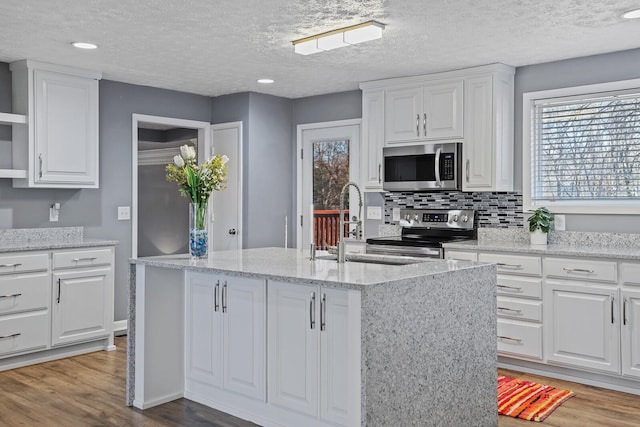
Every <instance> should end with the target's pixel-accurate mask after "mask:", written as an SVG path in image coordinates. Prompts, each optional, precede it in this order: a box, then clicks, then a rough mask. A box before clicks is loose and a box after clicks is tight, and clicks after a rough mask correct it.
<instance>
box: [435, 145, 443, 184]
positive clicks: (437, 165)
mask: <svg viewBox="0 0 640 427" xmlns="http://www.w3.org/2000/svg"><path fill="white" fill-rule="evenodd" d="M440 151H441V149H440V148H438V149H436V159H435V164H436V187H442V182H440Z"/></svg>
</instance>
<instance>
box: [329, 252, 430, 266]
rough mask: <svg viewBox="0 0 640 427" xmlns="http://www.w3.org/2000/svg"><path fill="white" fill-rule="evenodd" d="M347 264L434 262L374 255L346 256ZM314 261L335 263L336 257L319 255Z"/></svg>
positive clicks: (422, 259)
mask: <svg viewBox="0 0 640 427" xmlns="http://www.w3.org/2000/svg"><path fill="white" fill-rule="evenodd" d="M345 258H346V261H347V262H362V263H366V264H383V265H409V264H417V263H420V262H427V261H435V259H432V258H416V257H407V256H397V255H376V254H346V255H345ZM316 259H323V260H330V261H336V260H337V259H338V256H337V255H321V256H318V257H316Z"/></svg>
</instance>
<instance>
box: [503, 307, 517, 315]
mask: <svg viewBox="0 0 640 427" xmlns="http://www.w3.org/2000/svg"><path fill="white" fill-rule="evenodd" d="M498 310H501V311H510V312H512V313H516V314H522V310H515V309H513V308H507V307H498Z"/></svg>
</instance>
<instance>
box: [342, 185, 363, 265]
mask: <svg viewBox="0 0 640 427" xmlns="http://www.w3.org/2000/svg"><path fill="white" fill-rule="evenodd" d="M350 186H352V187H355V188H356V190H358V202H359V203H358V216H355V215H354V216H353V217H352V218H351V221H346V222H345V220H344V195H345V193H347V189H348V188H349V187H350ZM360 218H362V193H361V192H360V187H358V184H356V183H355V182H352V181H349V182H347V183H346V184H345V185H344V187H342V191H341V192H340V227H339V228H338V262H339V263H341V264H342V263H344V262H345V259H346V257H345V253H344V226H345V224H355V225H356V229H355V230H354V231H351V232H349V234H352V235H353V236H354V237H355V238H356V239H361V238H362V220H361V219H360Z"/></svg>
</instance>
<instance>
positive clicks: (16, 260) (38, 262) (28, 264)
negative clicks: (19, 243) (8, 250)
mask: <svg viewBox="0 0 640 427" xmlns="http://www.w3.org/2000/svg"><path fill="white" fill-rule="evenodd" d="M48 269H49V254H24V255H8V256H0V275H4V274H13V273H25V272H29V271H46V270H48Z"/></svg>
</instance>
